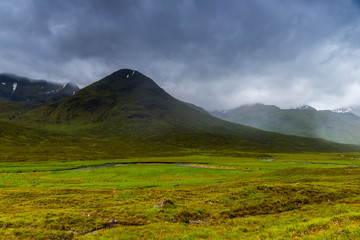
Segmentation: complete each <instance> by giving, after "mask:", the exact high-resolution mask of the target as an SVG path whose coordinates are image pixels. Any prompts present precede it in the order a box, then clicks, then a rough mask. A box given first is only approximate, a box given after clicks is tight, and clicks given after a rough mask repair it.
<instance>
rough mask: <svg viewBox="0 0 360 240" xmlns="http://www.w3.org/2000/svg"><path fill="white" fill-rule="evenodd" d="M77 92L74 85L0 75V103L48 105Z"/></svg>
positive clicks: (77, 88) (76, 87)
mask: <svg viewBox="0 0 360 240" xmlns="http://www.w3.org/2000/svg"><path fill="white" fill-rule="evenodd" d="M77 91H79V87H78V86H77V85H75V84H74V83H65V84H60V83H52V82H49V81H45V80H33V79H29V78H25V77H19V76H17V75H14V74H5V73H2V74H0V102H6V101H13V102H38V103H48V102H52V101H57V100H60V99H62V98H64V97H68V96H71V95H73V94H75V93H76V92H77Z"/></svg>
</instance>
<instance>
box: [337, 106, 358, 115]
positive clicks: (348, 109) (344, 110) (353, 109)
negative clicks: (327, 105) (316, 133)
mask: <svg viewBox="0 0 360 240" xmlns="http://www.w3.org/2000/svg"><path fill="white" fill-rule="evenodd" d="M332 111H333V112H336V113H352V114H354V115H356V116H358V117H360V107H359V106H350V107H343V108H337V109H334V110H332Z"/></svg>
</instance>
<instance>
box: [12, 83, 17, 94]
mask: <svg viewBox="0 0 360 240" xmlns="http://www.w3.org/2000/svg"><path fill="white" fill-rule="evenodd" d="M16 88H17V83H13V91H12V92H13V93H14V92H15V90H16Z"/></svg>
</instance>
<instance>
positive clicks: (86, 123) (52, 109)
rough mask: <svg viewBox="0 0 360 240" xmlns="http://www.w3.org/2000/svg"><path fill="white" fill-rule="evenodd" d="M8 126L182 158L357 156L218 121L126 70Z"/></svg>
mask: <svg viewBox="0 0 360 240" xmlns="http://www.w3.org/2000/svg"><path fill="white" fill-rule="evenodd" d="M275 108H276V107H275ZM0 123H1V122H0ZM11 123H13V124H16V126H26V127H31V128H37V129H42V130H47V129H51V130H53V131H56V132H59V133H64V134H68V135H71V136H78V137H80V136H81V137H86V139H88V140H89V139H94V140H96V141H107V142H108V143H109V144H111V145H114V144H115V145H116V143H117V142H119V143H120V142H122V143H123V142H124V141H126V142H127V143H134V144H135V143H142V144H143V146H145V145H146V146H155V147H154V149H159V148H165V149H168V148H170V147H171V149H173V148H177V149H182V150H181V151H187V152H188V151H190V150H189V149H198V150H199V149H201V150H202V151H210V152H212V151H215V150H217V151H219V150H221V151H240V152H243V151H246V152H299V151H321V152H324V151H325V152H326V151H329V152H334V151H360V147H359V146H352V145H342V144H338V143H333V142H329V141H325V140H322V139H314V138H303V137H296V136H287V135H282V134H279V133H272V132H267V131H263V130H258V129H255V128H252V127H248V126H244V125H239V124H235V123H230V122H227V121H224V120H221V119H218V118H216V117H213V116H211V115H210V114H208V113H207V112H206V111H204V110H203V109H201V108H199V107H197V106H195V105H192V104H188V103H184V102H182V101H179V100H177V99H175V98H174V97H172V96H170V95H169V94H168V93H166V92H165V91H164V90H163V89H162V88H160V87H159V86H158V85H157V84H156V83H155V82H154V81H153V80H152V79H150V78H148V77H147V76H145V75H143V74H141V73H140V72H138V71H135V70H131V69H122V70H119V71H116V72H114V73H113V74H111V75H109V76H107V77H105V78H103V79H101V80H99V81H98V82H95V83H93V84H91V85H90V86H88V87H85V88H83V89H81V90H80V91H78V92H77V93H76V94H74V95H71V96H69V97H66V98H64V99H61V100H59V101H56V102H54V103H50V104H47V105H45V106H41V107H37V108H35V109H33V110H30V111H28V112H26V113H23V114H19V115H17V116H16V117H15V118H12V119H11ZM121 146H123V144H119V145H118V146H117V147H120V148H121ZM97 151H99V150H97ZM139 151H141V149H139Z"/></svg>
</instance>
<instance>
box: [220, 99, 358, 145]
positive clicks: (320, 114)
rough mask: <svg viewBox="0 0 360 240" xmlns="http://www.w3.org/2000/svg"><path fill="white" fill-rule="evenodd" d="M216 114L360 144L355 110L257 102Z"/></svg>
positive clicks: (261, 126) (283, 130) (273, 128)
mask: <svg viewBox="0 0 360 240" xmlns="http://www.w3.org/2000/svg"><path fill="white" fill-rule="evenodd" d="M213 115H214V116H216V117H219V118H221V119H224V120H227V121H231V122H234V123H239V124H244V125H247V126H252V127H256V128H259V129H263V130H266V131H272V132H278V133H283V134H290V135H296V136H303V137H314V138H324V139H327V140H330V141H335V142H340V143H351V144H360V118H359V117H357V116H355V115H354V114H351V113H336V112H332V111H317V110H316V109H313V108H311V107H303V108H300V109H280V108H278V107H276V106H270V105H263V104H254V105H245V106H241V107H239V108H236V109H234V110H230V111H225V112H215V113H213Z"/></svg>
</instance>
